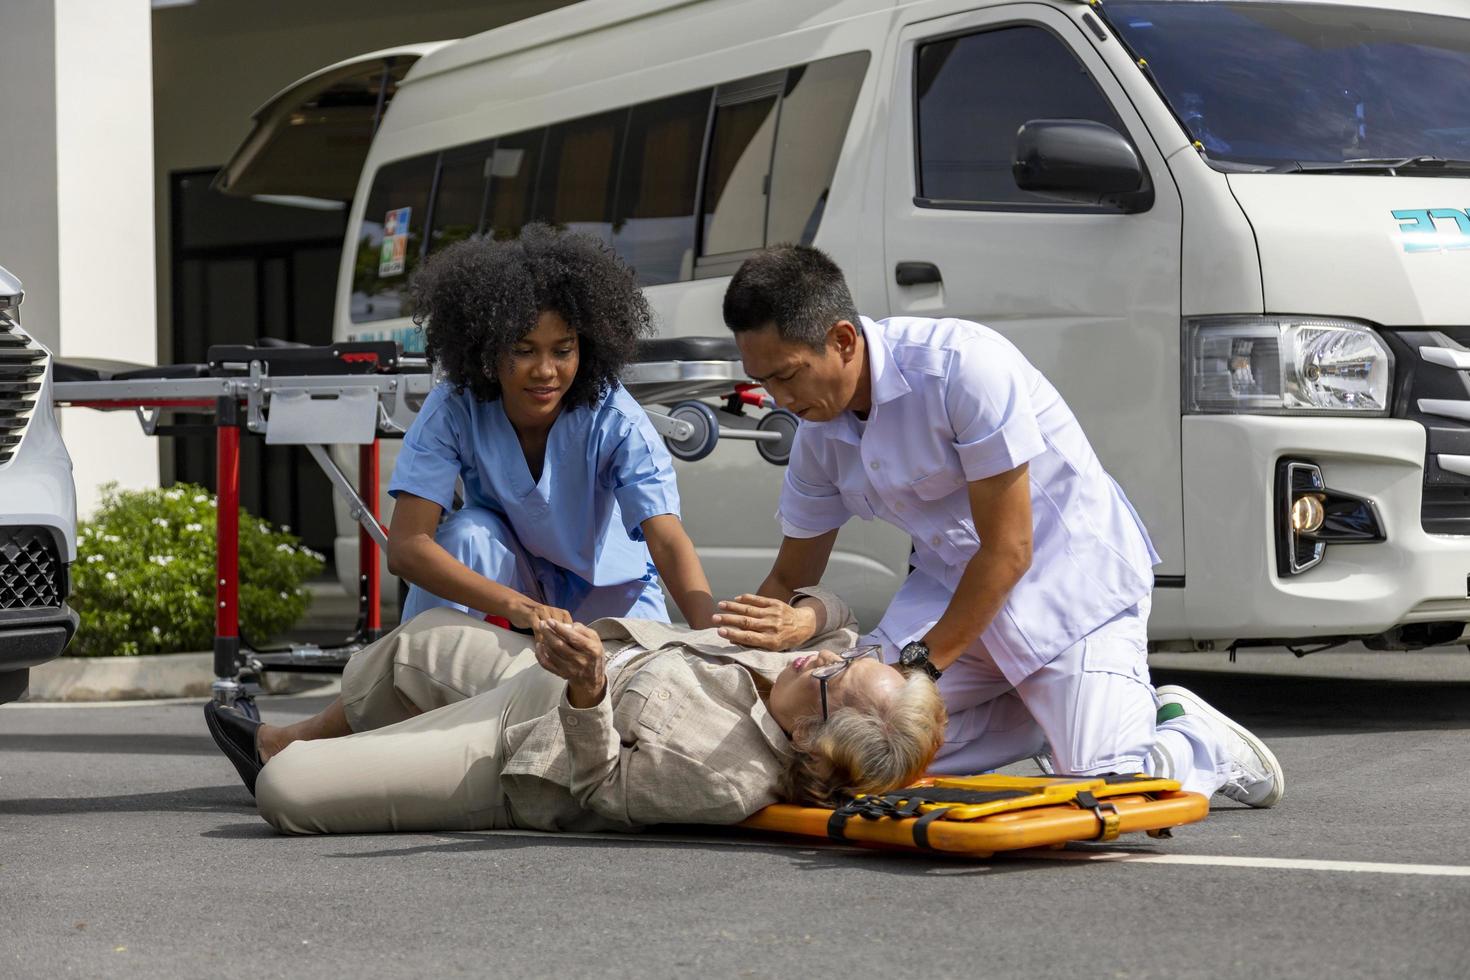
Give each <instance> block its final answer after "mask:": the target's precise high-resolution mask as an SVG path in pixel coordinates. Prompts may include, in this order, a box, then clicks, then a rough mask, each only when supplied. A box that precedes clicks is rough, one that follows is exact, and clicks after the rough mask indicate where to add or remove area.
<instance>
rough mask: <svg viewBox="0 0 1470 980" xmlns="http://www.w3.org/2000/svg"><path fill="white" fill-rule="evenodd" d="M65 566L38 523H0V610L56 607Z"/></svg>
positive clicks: (62, 592)
mask: <svg viewBox="0 0 1470 980" xmlns="http://www.w3.org/2000/svg"><path fill="white" fill-rule="evenodd" d="M65 598H66V566H65V565H64V564H62V561H61V555H60V554H59V553H58V552H57V550H56V539H55V538H54V537H52V536H51V532H49V531H47V530H46V529H45V528H41V527H24V526H22V527H0V610H5V609H36V608H46V607H52V608H60V607H61V603H62V600H63V599H65Z"/></svg>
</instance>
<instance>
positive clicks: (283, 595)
mask: <svg viewBox="0 0 1470 980" xmlns="http://www.w3.org/2000/svg"><path fill="white" fill-rule="evenodd" d="M281 598H282V599H289V598H291V597H290V596H289V595H287V594H286V593H285V592H282V593H281Z"/></svg>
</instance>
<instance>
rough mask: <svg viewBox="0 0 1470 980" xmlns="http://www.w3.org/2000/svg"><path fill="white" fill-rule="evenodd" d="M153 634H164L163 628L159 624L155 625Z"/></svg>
mask: <svg viewBox="0 0 1470 980" xmlns="http://www.w3.org/2000/svg"><path fill="white" fill-rule="evenodd" d="M153 635H154V636H162V635H163V630H161V629H159V628H158V627H157V626H155V627H153Z"/></svg>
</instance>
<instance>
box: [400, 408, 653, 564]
mask: <svg viewBox="0 0 1470 980" xmlns="http://www.w3.org/2000/svg"><path fill="white" fill-rule="evenodd" d="M460 478H463V480H464V502H465V505H466V506H472V507H484V508H487V509H489V510H491V511H493V512H495V513H497V514H500V515H502V516H503V517H504V518H505V520H506V523H508V524H509V525H510V527H511V529H512V530H513V531H514V532H515V535H516V537H517V538H518V539H519V541H520V544H521V546H522V547H523V548H524V549H525V550H526V551H527V552H528V553H529V554H532V555H535V556H537V557H540V558H544V559H546V560H547V561H549V562H551V563H552V564H554V565H556V566H557V567H559V568H563V569H565V570H567V571H569V572H572V573H573V574H575V575H577V576H578V577H579V578H581V579H582V580H583V581H585V582H587V583H588V584H590V585H593V586H598V587H601V586H605V585H621V584H623V583H626V582H634V581H637V580H638V579H641V578H643V577H644V576H645V575H647V574H648V570H649V567H650V562H651V559H650V556H649V553H648V545H647V544H646V543H644V540H643V530H642V528H641V526H640V525H642V523H643V522H644V521H646V520H648V518H650V517H655V516H657V515H659V514H673V515H675V516H677V515H678V513H679V491H678V488H677V485H676V483H675V480H674V465H673V459H672V458H671V457H670V456H669V451H668V448H667V447H666V446H665V445H664V441H663V440H662V439H661V438H659V436H658V433H657V432H656V431H655V430H654V428H653V423H652V422H650V421H649V419H648V415H647V413H645V412H644V411H643V407H642V406H641V405H639V404H638V402H636V401H635V400H634V399H633V396H632V395H629V394H628V393H627V391H625V390H624V389H623V388H622V387H621V386H617V387H614V388H612V389H611V390H610V391H608V392H607V394H606V395H604V396H603V398H602V399H601V400H600V401H599V402H598V403H596V404H594V405H591V406H581V407H578V408H571V409H564V410H563V411H562V413H561V415H560V416H558V417H557V419H556V422H555V423H554V424H553V425H552V427H551V432H550V434H549V435H548V436H547V441H546V459H545V463H544V464H543V465H542V467H541V479H540V480H539V481H538V480H533V479H531V470H530V467H529V466H528V465H527V463H526V457H525V453H524V452H522V450H521V445H520V440H519V439H518V438H517V437H516V433H515V429H514V428H513V427H512V426H511V424H510V420H509V419H508V418H506V416H505V409H504V407H503V406H502V405H501V402H500V401H499V400H498V399H497V400H495V401H490V402H481V401H478V400H476V398H475V396H474V395H473V394H472V393H471V392H470V391H469V389H465V391H464V392H463V393H461V394H456V393H455V391H454V387H453V386H452V385H450V384H448V383H441V384H438V385H436V386H435V387H434V389H433V390H432V391H430V392H429V396H428V397H427V398H426V399H425V400H424V406H423V408H422V409H420V410H419V414H418V417H417V418H416V419H414V422H413V425H412V426H410V427H409V430H408V432H407V433H406V434H405V435H404V437H403V447H402V448H401V449H400V450H399V451H398V462H397V464H396V465H395V466H394V468H393V478H392V480H390V481H389V483H388V492H389V493H390V494H392V495H393V496H395V497H396V496H397V495H398V494H399V493H400V492H403V491H406V492H408V493H411V494H413V495H414V496H417V497H423V498H424V499H426V500H432V501H434V502H435V503H437V504H438V505H439V506H441V507H443V508H444V509H445V510H450V509H452V508H453V506H454V486H455V481H456V480H458V479H460Z"/></svg>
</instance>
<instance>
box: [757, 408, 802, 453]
mask: <svg viewBox="0 0 1470 980" xmlns="http://www.w3.org/2000/svg"><path fill="white" fill-rule="evenodd" d="M800 421H801V420H800V419H798V418H797V417H796V416H795V415H794V414H792V413H791V412H788V411H786V409H784V408H773V409H771V410H770V411H769V412H767V413H766V414H765V417H764V418H762V419H761V420H760V422H758V423H757V424H756V429H757V430H759V431H761V432H779V433H781V441H780V442H758V443H756V444H755V451H756V452H758V453H760V454H761V459H763V460H765V461H766V462H767V463H773V464H775V465H776V466H785V465H786V464H787V463H788V462H789V461H790V460H791V444H792V443H793V442H795V441H796V426H797V424H798V423H799V422H800Z"/></svg>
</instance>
